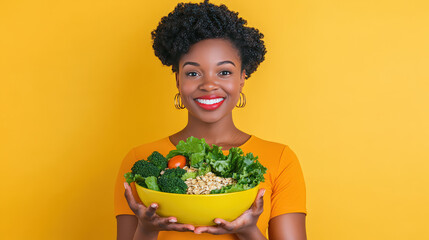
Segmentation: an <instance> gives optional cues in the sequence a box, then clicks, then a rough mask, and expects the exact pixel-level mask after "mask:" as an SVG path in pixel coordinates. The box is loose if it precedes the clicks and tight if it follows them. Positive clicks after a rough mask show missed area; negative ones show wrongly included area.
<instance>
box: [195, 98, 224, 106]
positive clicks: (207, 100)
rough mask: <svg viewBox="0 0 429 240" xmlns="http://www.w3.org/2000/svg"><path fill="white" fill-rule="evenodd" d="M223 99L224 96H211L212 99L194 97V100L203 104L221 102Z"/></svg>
mask: <svg viewBox="0 0 429 240" xmlns="http://www.w3.org/2000/svg"><path fill="white" fill-rule="evenodd" d="M224 99H225V98H213V99H204V98H197V99H195V101H197V102H199V103H201V104H204V105H213V104H216V103H220V102H222V101H223V100H224Z"/></svg>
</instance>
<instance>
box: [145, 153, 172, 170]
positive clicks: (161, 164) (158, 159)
mask: <svg viewBox="0 0 429 240" xmlns="http://www.w3.org/2000/svg"><path fill="white" fill-rule="evenodd" d="M147 161H148V162H150V163H152V164H153V165H155V166H156V167H157V168H158V169H159V170H164V169H166V168H167V164H168V160H167V158H165V157H164V156H162V154H161V153H159V152H157V151H154V152H153V153H152V154H151V155H150V156H149V157H147Z"/></svg>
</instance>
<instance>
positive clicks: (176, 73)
mask: <svg viewBox="0 0 429 240" xmlns="http://www.w3.org/2000/svg"><path fill="white" fill-rule="evenodd" d="M175 77H176V87H177V89H179V73H178V72H175Z"/></svg>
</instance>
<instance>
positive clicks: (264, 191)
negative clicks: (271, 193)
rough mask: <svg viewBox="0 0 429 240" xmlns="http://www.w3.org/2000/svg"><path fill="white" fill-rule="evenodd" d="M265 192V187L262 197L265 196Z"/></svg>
mask: <svg viewBox="0 0 429 240" xmlns="http://www.w3.org/2000/svg"><path fill="white" fill-rule="evenodd" d="M264 194H265V189H264V190H263V192H262V197H263V196H264Z"/></svg>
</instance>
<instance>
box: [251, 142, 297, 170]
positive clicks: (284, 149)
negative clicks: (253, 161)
mask: <svg viewBox="0 0 429 240" xmlns="http://www.w3.org/2000/svg"><path fill="white" fill-rule="evenodd" d="M252 138H253V139H252V142H250V143H249V144H248V145H247V146H246V147H247V148H246V149H245V151H246V152H252V153H254V155H257V156H258V159H259V161H260V162H261V163H262V164H263V165H265V166H266V167H268V169H273V170H274V169H278V168H279V167H280V166H281V165H288V164H289V163H290V162H293V161H295V160H296V156H295V153H294V152H293V151H292V150H291V149H290V147H289V146H288V145H286V144H283V143H279V142H274V141H269V140H265V139H262V138H259V137H256V136H252Z"/></svg>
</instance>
